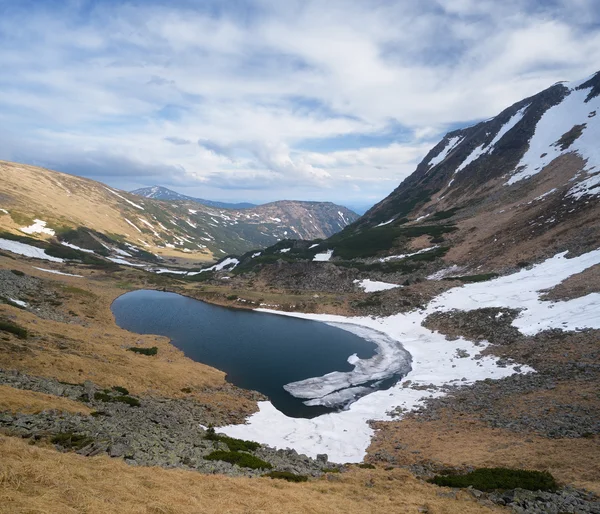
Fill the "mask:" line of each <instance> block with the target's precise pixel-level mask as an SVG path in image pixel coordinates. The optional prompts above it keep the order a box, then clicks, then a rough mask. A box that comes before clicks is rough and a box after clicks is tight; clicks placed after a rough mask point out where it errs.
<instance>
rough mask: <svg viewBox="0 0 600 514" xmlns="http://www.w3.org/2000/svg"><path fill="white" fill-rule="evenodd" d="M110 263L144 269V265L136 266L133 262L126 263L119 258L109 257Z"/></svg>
mask: <svg viewBox="0 0 600 514" xmlns="http://www.w3.org/2000/svg"><path fill="white" fill-rule="evenodd" d="M107 259H108V260H109V261H112V262H116V263H117V264H124V265H125V266H135V267H142V266H144V265H143V264H134V263H133V262H129V261H126V260H125V259H120V258H119V257H107Z"/></svg>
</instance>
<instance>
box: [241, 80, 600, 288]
mask: <svg viewBox="0 0 600 514" xmlns="http://www.w3.org/2000/svg"><path fill="white" fill-rule="evenodd" d="M599 200H600V73H597V74H595V75H594V76H592V77H591V78H588V79H585V80H582V81H580V82H578V83H573V84H566V83H558V84H555V85H554V86H552V87H550V88H548V89H546V90H545V91H542V92H540V93H538V94H536V95H534V96H532V97H530V98H526V99H524V100H522V101H520V102H517V103H516V104H514V105H512V106H511V107H509V108H507V109H506V110H504V111H503V112H501V113H500V114H499V115H498V116H496V117H494V118H491V119H489V120H486V121H484V122H481V123H478V124H476V125H474V126H471V127H467V128H464V129H460V130H455V131H453V132H451V133H449V134H447V135H446V136H445V137H444V138H443V139H442V141H440V142H439V143H438V144H437V145H436V146H435V147H434V148H433V149H432V150H431V151H430V152H429V153H428V154H427V156H426V157H425V158H424V159H423V161H422V162H421V163H420V164H419V165H418V167H417V169H416V170H415V172H414V173H413V174H412V175H411V176H409V177H408V178H407V179H406V180H405V181H404V182H402V183H401V184H400V185H399V187H398V188H397V189H396V190H395V191H393V192H392V193H391V194H390V195H389V196H388V197H387V198H385V199H384V200H383V201H381V202H380V203H379V204H377V205H375V206H374V207H373V208H371V209H370V210H369V211H368V212H367V213H366V214H365V215H364V216H362V217H361V218H359V219H358V220H357V221H356V222H355V223H353V224H351V225H350V226H348V227H346V228H345V229H344V230H343V231H341V232H339V233H338V234H335V235H333V236H332V237H330V238H329V239H327V240H326V241H321V242H319V243H318V244H317V243H315V244H311V243H310V242H302V241H299V242H295V243H294V244H289V243H288V242H281V243H279V244H278V245H275V246H273V247H271V248H268V249H266V250H265V251H264V252H263V253H262V254H261V256H259V257H253V255H252V254H249V255H245V256H243V258H242V260H241V264H240V266H239V271H238V272H241V271H243V270H251V271H258V270H260V272H261V274H262V275H264V276H265V277H268V280H269V281H271V282H273V281H275V282H280V285H281V286H282V287H289V288H297V289H303V288H309V287H314V286H315V284H313V282H312V281H311V280H307V278H306V277H308V276H309V275H311V273H312V274H313V275H318V274H319V273H320V271H319V270H321V268H323V267H329V272H328V273H329V276H331V277H333V276H334V275H335V272H334V270H333V268H332V266H337V267H338V268H343V269H352V270H354V272H355V275H356V278H358V279H364V278H367V277H369V278H375V279H378V280H386V281H390V282H392V283H395V284H403V283H413V282H415V281H422V280H424V279H427V278H431V279H432V280H433V281H435V280H439V279H440V278H444V277H457V276H458V277H461V278H465V280H476V279H485V278H486V277H487V278H490V277H491V276H492V275H493V274H495V273H504V272H511V271H515V269H519V268H522V267H524V266H527V265H528V264H530V263H534V262H539V261H541V260H543V259H545V258H547V257H549V256H552V255H555V254H557V253H558V252H564V251H567V250H568V251H569V252H570V253H569V255H570V256H574V255H578V254H581V253H584V252H588V251H591V250H594V249H596V248H597V247H598V246H599V245H600V243H599V242H600V223H598V219H599V218H600V201H599ZM283 246H286V247H289V248H290V249H289V251H286V252H285V254H282V253H281V251H282V250H286V248H283ZM313 260H315V261H317V262H315V263H313V262H312V261H313ZM274 261H275V262H274ZM307 261H309V262H307ZM322 261H328V262H327V264H326V265H325V264H323V263H322ZM274 264H276V266H277V273H275V272H273V270H270V269H267V268H268V267H269V266H271V265H274ZM300 264H301V266H300ZM294 267H296V268H298V269H300V268H301V271H302V272H294V273H291V274H290V277H294V276H296V275H298V276H301V277H303V278H302V279H297V280H295V282H294V281H292V280H291V278H290V277H288V278H287V279H286V280H287V281H286V282H285V283H283V282H282V281H281V280H280V278H279V277H282V276H283V275H284V274H285V273H286V270H288V269H291V268H294ZM311 270H313V271H311ZM296 271H298V270H296ZM326 282H327V281H325V282H322V283H326ZM427 282H428V283H429V284H431V287H434V284H433V282H432V281H431V280H429V281H427ZM351 284H352V281H349V279H347V277H346V279H345V281H344V282H343V283H342V281H339V283H336V284H333V285H331V286H330V287H328V289H329V290H331V291H335V290H336V289H337V290H342V289H344V288H347V287H352V286H351ZM435 287H437V286H435Z"/></svg>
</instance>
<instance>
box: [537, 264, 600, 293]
mask: <svg viewBox="0 0 600 514" xmlns="http://www.w3.org/2000/svg"><path fill="white" fill-rule="evenodd" d="M599 291H600V264H596V265H595V266H592V267H590V268H588V269H586V270H585V271H582V272H581V273H576V274H575V275H571V276H570V277H569V278H567V279H566V280H563V281H562V282H561V283H560V284H558V285H557V286H555V287H553V288H552V289H548V290H547V292H545V293H544V294H542V296H541V297H540V299H541V300H549V301H565V300H572V299H574V298H581V297H582V296H586V295H588V294H590V293H597V292H599Z"/></svg>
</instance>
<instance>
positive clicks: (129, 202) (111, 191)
mask: <svg viewBox="0 0 600 514" xmlns="http://www.w3.org/2000/svg"><path fill="white" fill-rule="evenodd" d="M104 189H106V190H107V191H108V192H110V193H112V194H113V195H115V196H118V197H119V198H120V199H121V200H125V201H126V202H127V203H128V204H130V205H133V206H134V207H135V208H136V209H141V210H142V211H143V210H145V209H144V208H143V207H142V206H141V205H138V204H137V203H133V202H132V201H131V200H128V199H127V198H125V197H124V196H122V195H120V194H119V193H117V192H116V191H113V190H112V189H109V188H108V187H105V188H104Z"/></svg>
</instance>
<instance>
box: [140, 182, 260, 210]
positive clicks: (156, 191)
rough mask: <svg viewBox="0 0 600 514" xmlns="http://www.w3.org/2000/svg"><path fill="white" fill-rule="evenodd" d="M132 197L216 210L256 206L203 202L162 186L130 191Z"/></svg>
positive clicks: (245, 203)
mask: <svg viewBox="0 0 600 514" xmlns="http://www.w3.org/2000/svg"><path fill="white" fill-rule="evenodd" d="M130 192H131V194H132V195H137V196H143V197H144V198H153V199H154V200H167V201H172V200H183V201H189V202H196V203H201V204H202V205H206V206H208V207H215V208H217V209H248V208H250V207H256V204H253V203H248V202H242V203H228V202H215V201H213V200H205V199H203V198H194V197H193V196H187V195H182V194H181V193H178V192H176V191H172V190H171V189H167V188H166V187H162V186H150V187H141V188H139V189H135V190H133V191H130Z"/></svg>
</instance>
